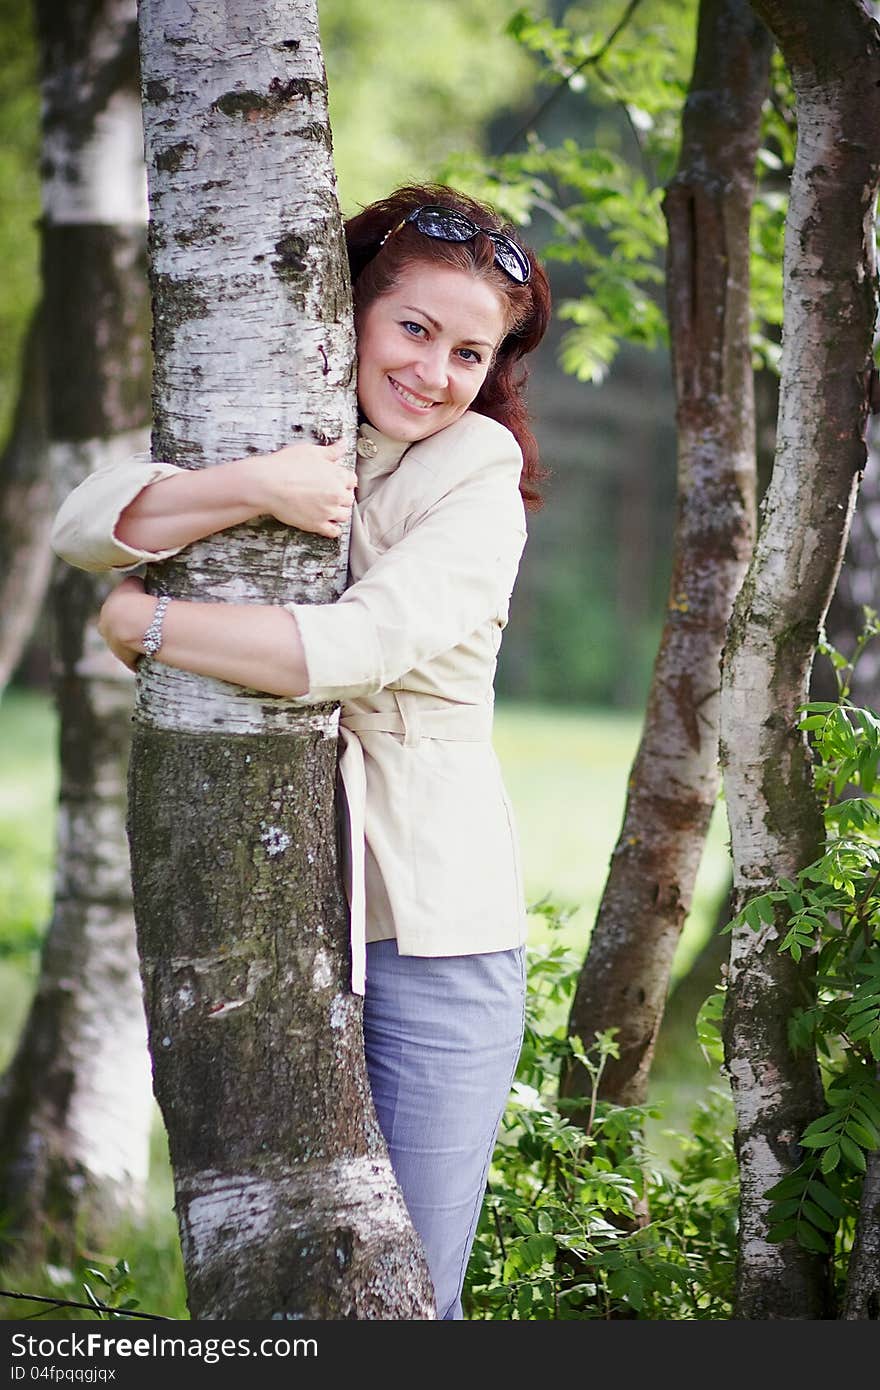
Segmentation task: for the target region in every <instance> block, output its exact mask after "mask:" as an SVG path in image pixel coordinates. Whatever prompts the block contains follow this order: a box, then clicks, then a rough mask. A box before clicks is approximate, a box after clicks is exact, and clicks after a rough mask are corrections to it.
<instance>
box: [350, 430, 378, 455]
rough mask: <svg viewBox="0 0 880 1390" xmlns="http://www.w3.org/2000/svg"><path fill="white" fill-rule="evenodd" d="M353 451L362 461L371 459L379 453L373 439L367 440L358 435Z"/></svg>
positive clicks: (362, 435) (364, 436) (365, 437)
mask: <svg viewBox="0 0 880 1390" xmlns="http://www.w3.org/2000/svg"><path fill="white" fill-rule="evenodd" d="M355 449H356V450H357V452H358V454H360V456H361V458H362V459H372V458H375V457H376V454H377V453H378V452H379V446H378V444H377V443H376V441H375V439H368V438H367V436H366V435H364V434H359V435H358V440H357V444H356V445H355Z"/></svg>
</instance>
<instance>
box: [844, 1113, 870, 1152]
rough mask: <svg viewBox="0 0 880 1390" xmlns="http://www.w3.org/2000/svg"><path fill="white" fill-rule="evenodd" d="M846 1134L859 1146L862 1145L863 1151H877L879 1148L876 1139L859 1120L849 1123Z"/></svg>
mask: <svg viewBox="0 0 880 1390" xmlns="http://www.w3.org/2000/svg"><path fill="white" fill-rule="evenodd" d="M846 1133H847V1134H848V1135H849V1137H850V1138H851V1139H854V1140H855V1141H856V1143H857V1144H860V1145H861V1147H862V1148H863V1149H876V1148H877V1147H878V1144H877V1140H876V1138H874V1136H873V1135H871V1134H869V1133H868V1131H867V1130H866V1129H865V1126H864V1125H860V1124H859V1122H858V1120H849V1121H848V1122H847V1126H846Z"/></svg>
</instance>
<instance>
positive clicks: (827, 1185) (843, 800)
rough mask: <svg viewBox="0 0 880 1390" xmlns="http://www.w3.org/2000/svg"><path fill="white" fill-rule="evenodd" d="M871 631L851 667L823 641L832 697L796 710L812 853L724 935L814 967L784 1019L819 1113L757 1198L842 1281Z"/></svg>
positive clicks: (870, 831) (775, 1222)
mask: <svg viewBox="0 0 880 1390" xmlns="http://www.w3.org/2000/svg"><path fill="white" fill-rule="evenodd" d="M878 633H880V627H878V623H877V614H876V613H875V612H874V611H873V610H872V609H866V610H865V628H864V631H863V633H862V635H861V637H860V638H859V640H858V643H857V646H856V651H855V654H854V656H853V658H852V659H851V660H847V658H846V657H844V656H843V655H842V654H841V653H840V652H838V651H837V650H836V649H835V648H834V647H832V646H831V645H830V644H829V643H828V642H827V641H826V640H825V639H824V638H823V639H822V641H821V643H820V650H821V651H822V652H823V653H824V654H825V655H826V656H827V657H828V658H829V660H830V662H831V665H832V668H833V670H834V672H835V675H836V678H837V686H838V700H837V701H836V702H830V701H812V702H810V703H809V704H806V705H804V706H803V707H802V711H801V717H800V721H799V727H800V728H801V729H802V730H804V731H805V732H806V733H807V734H808V735H809V738H810V741H811V744H812V749H813V754H814V759H815V762H814V772H813V781H814V785H815V787H816V790H817V792H818V794H819V796H820V798H821V801H822V805H823V812H824V820H825V842H824V847H823V852H822V854H821V856H820V857H819V858H818V859H817V860H815V861H814V862H813V863H812V864H808V865H807V866H806V867H805V868H804V869H802V870H801V871H800V873H799V874H798V875H797V877H796V878H795V879H794V880H791V879H780V880H779V883H778V886H777V887H776V888H774V889H772V890H771V891H769V892H766V893H762V894H760V895H759V896H756V897H753V898H751V899H750V900H749V901H748V902H747V903H746V904H745V905H744V906H743V908H742V910H741V911H740V912H739V913H738V914H737V916H736V917H735V918H734V919H733V921H732V922H731V923H730V924H729V925H728V927H727V928H725V930H732V929H733V928H734V927H742V926H748V927H750V928H751V929H752V930H753V931H755V932H760V931H763V930H766V929H767V928H772V927H774V926H775V927H777V928H778V929H780V930H781V935H782V939H781V941H780V943H779V947H778V949H779V950H780V951H782V952H787V953H788V954H789V955H790V956H791V957H792V959H793V960H795V961H800V960H802V959H804V958H805V957H809V958H810V959H811V960H812V961H813V962H814V964H815V972H816V973H815V996H814V999H813V1000H812V1002H810V1003H809V1004H808V1005H807V1006H805V1007H803V1008H801V1009H799V1010H798V1011H797V1012H796V1013H795V1014H794V1016H793V1017H792V1018H791V1019H790V1020H789V1025H788V1035H789V1041H790V1044H791V1046H792V1048H794V1049H795V1050H798V1049H807V1048H815V1049H816V1052H817V1056H818V1059H819V1064H820V1067H821V1071H822V1075H823V1082H824V1088H825V1102H826V1106H827V1109H826V1110H825V1112H824V1113H823V1114H822V1115H820V1116H819V1117H818V1118H817V1119H815V1120H814V1121H813V1122H812V1123H811V1124H809V1125H808V1126H807V1128H806V1129H805V1130H804V1132H803V1134H802V1135H801V1136H800V1145H801V1148H802V1149H803V1150H804V1151H805V1156H804V1158H803V1159H802V1161H801V1162H800V1164H799V1165H798V1166H797V1168H795V1169H794V1171H793V1172H791V1173H790V1174H788V1175H787V1176H786V1177H785V1178H784V1179H782V1180H781V1181H780V1182H778V1183H776V1185H775V1186H774V1187H772V1188H771V1189H770V1190H769V1191H768V1192H767V1193H766V1194H765V1195H766V1196H767V1197H769V1198H770V1199H771V1208H770V1215H769V1223H770V1224H769V1237H768V1238H769V1239H770V1240H771V1241H783V1240H788V1239H791V1238H792V1237H794V1238H796V1239H797V1241H798V1242H799V1244H801V1245H802V1246H804V1247H805V1248H806V1249H808V1250H813V1251H816V1252H819V1253H826V1254H831V1255H833V1256H834V1258H835V1263H836V1268H837V1271H838V1279H839V1281H841V1282H842V1281H843V1278H844V1264H845V1259H846V1257H847V1256H848V1253H849V1250H850V1248H851V1245H852V1236H853V1231H854V1229H855V1224H856V1220H857V1216H858V1206H859V1198H860V1193H861V1186H862V1183H861V1179H862V1175H863V1174H864V1173H865V1170H866V1167H867V1161H866V1157H865V1155H866V1154H867V1153H870V1152H872V1151H873V1150H875V1149H877V1148H880V1080H878V1076H880V1067H878V1063H880V784H878V778H877V769H878V764H880V719H878V717H877V715H876V714H875V713H874V711H872V710H870V709H862V708H858V707H856V706H855V705H853V703H852V702H851V700H850V699H849V692H850V682H851V678H852V673H853V669H854V667H855V664H856V662H857V660H858V658H859V656H860V655H861V653H862V651H863V650H864V648H865V646H866V645H867V643H868V642H870V641H871V640H872V639H873V638H874V637H876V636H877V635H878ZM859 793H861V794H859ZM716 1012H717V1009H716Z"/></svg>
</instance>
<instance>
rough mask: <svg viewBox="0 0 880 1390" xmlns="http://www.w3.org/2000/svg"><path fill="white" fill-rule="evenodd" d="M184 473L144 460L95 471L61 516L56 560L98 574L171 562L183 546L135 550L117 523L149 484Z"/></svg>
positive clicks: (55, 533)
mask: <svg viewBox="0 0 880 1390" xmlns="http://www.w3.org/2000/svg"><path fill="white" fill-rule="evenodd" d="M179 472H181V469H179V468H177V467H176V466H175V465H174V464H173V463H151V462H150V461H149V460H147V459H145V458H144V456H143V455H135V456H134V457H133V458H130V459H126V460H125V461H124V462H122V463H119V462H117V461H113V462H112V463H106V464H103V465H102V466H101V467H100V468H96V469H95V471H94V473H90V474H89V476H88V477H87V478H85V479H84V480H83V482H81V483H80V484H79V486H78V487H75V488H74V490H73V492H71V494H70V496H69V497H67V498H66V499H65V501H64V502H63V503H62V505H61V507H60V508H59V510H58V514H57V516H56V517H55V520H54V522H53V523H52V531H51V535H50V537H49V543H50V545H51V546H52V549H53V550H54V551H55V554H56V555H60V556H61V559H62V560H66V561H67V563H68V564H69V565H75V566H76V568H77V569H81V570H89V571H90V572H91V573H93V574H97V573H100V572H101V571H102V570H109V569H130V568H132V567H133V566H135V565H141V564H143V563H144V561H148V562H149V561H156V560H167V559H168V557H169V556H170V555H176V554H177V553H178V551H180V550H182V549H183V546H175V547H174V548H173V549H171V550H136V549H134V548H133V547H132V546H130V545H125V544H124V543H123V542H122V541H120V540H117V538H116V523H117V522H118V521H119V518H120V516H121V515H122V513H123V512H124V511H125V508H126V507H127V506H128V504H129V502H133V501H134V499H135V498H136V497H137V495H138V493H139V492H140V491H141V490H142V489H143V488H145V487H146V486H147V485H148V484H149V483H155V482H156V481H157V480H158V479H159V478H168V477H170V476H171V474H172V473H179Z"/></svg>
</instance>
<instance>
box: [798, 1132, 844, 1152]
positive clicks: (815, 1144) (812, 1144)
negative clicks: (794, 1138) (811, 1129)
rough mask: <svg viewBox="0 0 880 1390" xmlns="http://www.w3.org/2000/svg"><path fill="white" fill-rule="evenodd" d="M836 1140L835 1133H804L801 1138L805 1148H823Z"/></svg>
mask: <svg viewBox="0 0 880 1390" xmlns="http://www.w3.org/2000/svg"><path fill="white" fill-rule="evenodd" d="M836 1142H837V1135H836V1134H805V1135H804V1136H803V1138H802V1139H801V1143H802V1144H803V1146H804V1148H805V1149H825V1148H827V1147H828V1145H829V1144H834V1143H836Z"/></svg>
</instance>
